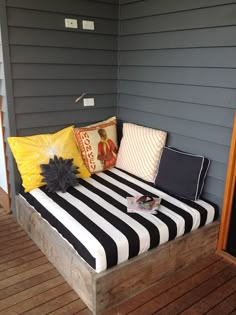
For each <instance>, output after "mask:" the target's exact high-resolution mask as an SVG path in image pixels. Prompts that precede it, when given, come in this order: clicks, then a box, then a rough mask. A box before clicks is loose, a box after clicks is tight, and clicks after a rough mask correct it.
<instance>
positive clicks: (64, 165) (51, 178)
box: [40, 155, 79, 193]
mask: <svg viewBox="0 0 236 315" xmlns="http://www.w3.org/2000/svg"><path fill="white" fill-rule="evenodd" d="M72 162H73V159H65V160H64V159H63V158H62V157H60V158H58V157H57V156H56V155H55V156H54V158H53V159H50V160H49V163H48V164H42V165H40V167H41V170H42V173H41V174H40V175H42V176H43V177H44V178H43V180H42V182H44V183H45V182H46V184H47V185H46V189H47V190H48V191H49V192H52V193H54V192H57V191H62V192H66V191H67V189H68V188H69V187H72V186H75V185H77V184H78V181H79V178H78V176H77V174H78V173H79V172H78V171H77V169H78V167H77V166H74V165H73V163H72Z"/></svg>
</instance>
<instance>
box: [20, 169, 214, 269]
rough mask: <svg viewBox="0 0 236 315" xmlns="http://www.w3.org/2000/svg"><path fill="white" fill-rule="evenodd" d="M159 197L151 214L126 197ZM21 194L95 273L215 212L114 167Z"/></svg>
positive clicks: (203, 222) (192, 226)
mask: <svg viewBox="0 0 236 315" xmlns="http://www.w3.org/2000/svg"><path fill="white" fill-rule="evenodd" d="M140 194H149V195H150V194H151V195H153V196H160V197H161V198H162V201H161V205H160V207H159V211H158V213H157V214H155V215H150V214H146V213H143V214H137V213H127V208H126V197H128V196H136V195H140ZM21 195H22V196H23V197H24V198H25V199H26V200H27V201H28V202H29V203H30V204H31V205H32V206H33V207H34V208H35V209H36V210H37V211H38V212H39V213H40V214H41V216H42V217H43V218H44V219H45V220H47V221H48V222H49V223H50V224H51V225H52V226H53V227H54V228H55V229H56V230H57V231H58V232H59V233H60V235H61V236H62V237H63V238H65V239H66V240H67V241H68V242H69V243H70V244H71V245H72V246H73V247H74V248H75V250H76V251H77V252H78V253H79V255H80V256H81V257H82V258H83V259H84V260H85V261H86V262H87V263H88V264H89V265H90V266H91V267H92V268H94V269H95V270H96V271H97V272H101V271H103V270H105V269H107V268H110V267H112V266H115V265H117V264H119V263H121V262H124V261H126V260H128V259H130V258H132V257H134V256H137V255H139V254H142V253H144V252H146V251H148V250H150V249H152V248H154V247H156V246H158V245H160V244H163V243H165V242H167V241H169V240H173V239H175V238H177V237H179V236H181V235H183V234H185V233H188V232H190V231H193V230H195V229H197V228H199V227H201V226H203V225H206V224H209V223H210V222H212V221H213V220H215V219H216V218H217V211H216V209H215V208H214V206H212V205H211V204H209V203H208V202H206V201H203V200H197V201H184V200H181V199H180V198H175V197H172V196H170V195H168V194H166V193H163V192H162V191H160V190H158V189H156V188H155V187H154V186H153V185H152V184H149V183H147V182H145V181H143V180H140V179H138V178H137V177H135V176H133V175H130V174H128V173H126V172H124V171H121V170H119V169H117V168H113V169H111V170H109V171H105V172H101V173H98V174H94V175H92V177H91V178H86V179H81V180H80V185H78V186H76V187H72V188H69V190H68V191H67V192H66V193H61V192H58V193H49V192H48V191H47V190H46V189H45V187H41V188H37V189H34V190H32V191H30V192H29V193H25V192H24V190H23V191H22V192H21Z"/></svg>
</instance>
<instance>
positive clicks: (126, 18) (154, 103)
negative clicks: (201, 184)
mask: <svg viewBox="0 0 236 315" xmlns="http://www.w3.org/2000/svg"><path fill="white" fill-rule="evenodd" d="M235 3H236V1H227V0H204V1H203V0H201V1H199V0H181V1H175V0H158V1H157V0H145V1H132V0H121V1H120V38H119V91H118V93H119V100H118V117H119V118H120V119H121V120H123V121H128V122H133V123H138V124H141V125H144V126H148V127H153V128H158V129H163V130H166V131H167V132H168V134H169V136H168V145H172V146H175V147H177V148H179V149H182V150H186V151H187V152H192V153H195V154H201V155H204V156H206V157H208V158H210V159H211V162H212V163H211V167H210V169H209V175H208V177H207V180H206V186H205V192H204V196H205V197H206V198H208V199H209V200H212V201H214V202H217V204H218V205H221V204H222V198H223V191H224V184H225V176H226V170H227V163H228V154H229V146H230V139H231V132H232V124H233V116H234V111H235V109H236V58H235V56H236V4H235Z"/></svg>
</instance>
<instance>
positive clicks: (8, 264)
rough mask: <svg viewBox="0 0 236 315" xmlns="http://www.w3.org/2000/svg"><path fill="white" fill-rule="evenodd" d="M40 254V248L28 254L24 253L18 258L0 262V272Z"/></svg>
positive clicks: (41, 254) (38, 256)
mask: <svg viewBox="0 0 236 315" xmlns="http://www.w3.org/2000/svg"><path fill="white" fill-rule="evenodd" d="M42 256H43V253H42V252H41V251H40V250H37V251H35V252H33V253H30V254H28V255H24V256H22V257H18V258H15V259H13V260H10V261H7V262H4V263H3V264H0V272H2V271H4V270H7V269H9V268H13V267H16V266H19V265H22V264H24V263H25V262H29V261H31V260H34V259H37V258H40V257H42Z"/></svg>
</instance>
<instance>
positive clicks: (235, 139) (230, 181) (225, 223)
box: [217, 113, 236, 251]
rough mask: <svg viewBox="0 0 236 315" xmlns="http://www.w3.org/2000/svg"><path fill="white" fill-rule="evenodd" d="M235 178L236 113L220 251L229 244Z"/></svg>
mask: <svg viewBox="0 0 236 315" xmlns="http://www.w3.org/2000/svg"><path fill="white" fill-rule="evenodd" d="M235 178H236V113H235V114H234V126H233V134H232V140H231V147H230V154H229V163H228V171H227V177H226V184H225V192H224V201H223V208H222V216H221V225H220V233H219V241H218V246H217V250H219V251H220V250H224V249H225V248H226V244H227V239H228V232H229V224H230V217H231V212H232V204H233V194H234V189H235Z"/></svg>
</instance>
